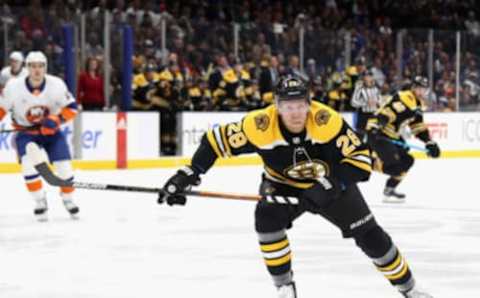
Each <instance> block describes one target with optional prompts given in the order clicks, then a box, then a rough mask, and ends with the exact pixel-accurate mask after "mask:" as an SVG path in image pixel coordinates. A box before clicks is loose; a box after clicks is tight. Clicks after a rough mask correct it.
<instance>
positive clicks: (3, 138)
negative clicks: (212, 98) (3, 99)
mask: <svg viewBox="0 0 480 298" xmlns="http://www.w3.org/2000/svg"><path fill="white" fill-rule="evenodd" d="M124 114H126V121H125V122H122V121H119V120H118V119H119V118H118V115H117V113H113V112H83V113H81V114H80V116H79V120H77V123H76V125H77V126H76V127H74V126H73V124H69V125H66V126H64V127H63V131H64V133H65V134H66V135H67V139H68V141H69V143H70V144H71V145H72V146H71V148H75V150H78V151H80V153H79V152H77V154H75V156H81V158H77V160H75V162H74V165H75V167H76V168H80V169H115V168H117V160H118V157H119V155H120V154H122V152H123V154H124V155H125V158H126V159H127V167H128V168H157V167H177V166H179V165H183V164H186V163H187V162H188V157H189V156H191V155H192V154H193V152H194V151H195V148H197V146H198V145H199V144H200V140H201V137H202V135H203V134H204V133H205V131H207V130H208V129H210V128H212V127H213V126H215V125H218V124H222V123H228V122H234V121H239V120H240V119H242V117H243V116H244V115H245V112H184V113H179V114H178V117H177V118H178V121H177V132H178V134H177V135H178V138H179V144H180V146H179V152H181V153H180V155H181V156H179V157H160V156H159V152H160V143H159V135H160V124H159V123H160V115H159V114H158V113H155V112H145V113H144V112H128V113H124ZM344 118H345V119H346V120H347V122H348V123H349V124H351V125H353V123H354V122H355V117H354V115H353V114H352V113H344ZM425 122H426V124H427V126H428V127H429V129H430V133H431V135H432V138H433V139H434V140H435V141H437V142H438V144H439V145H440V148H441V149H442V157H443V158H464V157H468V158H471V157H480V149H479V148H480V113H426V114H425ZM80 127H81V128H80ZM7 128H10V120H9V119H5V120H4V121H3V122H0V129H7ZM121 131H125V132H126V141H125V144H123V143H122V142H119V138H118V136H119V135H121V134H119V132H121ZM408 142H410V143H412V144H415V145H419V146H421V145H422V143H421V142H419V141H417V140H415V139H413V138H411V139H408ZM120 143H121V144H120ZM73 144H75V146H73ZM122 146H123V148H122ZM72 153H73V152H72ZM413 154H414V155H415V157H416V158H425V155H424V154H423V153H421V152H418V151H415V150H413ZM259 163H260V159H259V158H258V157H256V156H255V155H249V156H243V157H240V158H233V159H229V160H219V164H222V165H255V164H259ZM17 171H19V166H18V165H17V163H16V154H15V149H14V145H13V133H3V134H0V172H17Z"/></svg>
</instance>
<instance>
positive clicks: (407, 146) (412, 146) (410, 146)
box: [357, 129, 428, 152]
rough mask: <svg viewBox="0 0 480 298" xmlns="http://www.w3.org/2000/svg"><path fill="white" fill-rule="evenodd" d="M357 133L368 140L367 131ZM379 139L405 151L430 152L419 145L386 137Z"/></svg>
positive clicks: (360, 130)
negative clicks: (363, 135) (365, 136)
mask: <svg viewBox="0 0 480 298" xmlns="http://www.w3.org/2000/svg"><path fill="white" fill-rule="evenodd" d="M357 131H358V132H361V133H363V134H365V135H367V138H368V132H367V131H365V130H362V129H357ZM377 138H379V139H381V140H384V141H387V142H390V143H392V144H395V145H397V146H400V147H402V148H405V149H415V150H418V151H422V152H428V150H427V149H426V148H425V147H422V146H418V145H415V144H412V143H408V142H405V141H400V140H395V139H390V138H388V137H384V136H377Z"/></svg>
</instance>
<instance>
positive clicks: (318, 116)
mask: <svg viewBox="0 0 480 298" xmlns="http://www.w3.org/2000/svg"><path fill="white" fill-rule="evenodd" d="M331 116H332V114H330V112H329V111H327V110H323V109H322V110H320V111H318V112H316V113H315V123H317V125H318V126H322V125H325V124H327V123H328V120H330V117H331Z"/></svg>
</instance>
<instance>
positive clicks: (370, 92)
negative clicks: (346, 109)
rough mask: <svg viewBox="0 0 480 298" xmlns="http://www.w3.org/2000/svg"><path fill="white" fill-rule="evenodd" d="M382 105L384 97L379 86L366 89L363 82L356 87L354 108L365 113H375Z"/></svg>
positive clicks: (353, 97) (353, 98)
mask: <svg viewBox="0 0 480 298" xmlns="http://www.w3.org/2000/svg"><path fill="white" fill-rule="evenodd" d="M381 103H382V95H381V94H380V90H379V89H378V87H377V86H375V85H373V86H372V87H366V86H364V85H363V82H358V83H357V84H356V85H355V91H354V92H353V96H352V107H354V108H358V109H359V110H361V111H362V112H364V113H373V112H375V111H376V110H377V109H378V108H379V107H380V105H381Z"/></svg>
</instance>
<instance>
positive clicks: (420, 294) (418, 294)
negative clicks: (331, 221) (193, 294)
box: [403, 288, 433, 298]
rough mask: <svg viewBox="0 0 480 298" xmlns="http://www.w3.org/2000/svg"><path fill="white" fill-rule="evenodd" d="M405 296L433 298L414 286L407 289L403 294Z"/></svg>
mask: <svg viewBox="0 0 480 298" xmlns="http://www.w3.org/2000/svg"><path fill="white" fill-rule="evenodd" d="M403 295H404V296H405V297H406V298H433V296H432V295H430V294H427V293H425V292H422V291H419V290H417V289H416V288H413V289H412V290H410V291H408V292H407V293H405V294H403Z"/></svg>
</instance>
